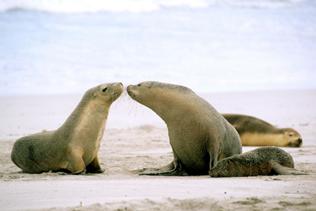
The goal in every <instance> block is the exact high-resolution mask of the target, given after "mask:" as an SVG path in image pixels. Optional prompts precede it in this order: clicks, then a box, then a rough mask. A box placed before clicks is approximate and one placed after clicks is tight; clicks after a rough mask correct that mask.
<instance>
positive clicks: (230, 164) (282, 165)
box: [209, 147, 304, 177]
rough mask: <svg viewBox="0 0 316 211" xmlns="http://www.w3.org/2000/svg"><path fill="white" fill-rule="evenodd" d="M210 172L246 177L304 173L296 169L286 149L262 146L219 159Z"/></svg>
mask: <svg viewBox="0 0 316 211" xmlns="http://www.w3.org/2000/svg"><path fill="white" fill-rule="evenodd" d="M209 174H210V176H212V177H244V176H258V175H278V174H293V175H299V174H304V173H302V172H299V171H297V170H295V169H294V161H293V158H292V156H291V155H290V154H289V153H287V152H285V151H284V150H282V149H280V148H277V147H260V148H257V149H255V150H252V151H249V152H245V153H243V154H240V155H233V156H231V157H228V158H225V159H223V160H221V161H219V162H218V163H217V165H216V166H215V167H214V168H212V169H211V170H210V172H209Z"/></svg>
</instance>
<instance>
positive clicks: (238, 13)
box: [0, 0, 316, 95]
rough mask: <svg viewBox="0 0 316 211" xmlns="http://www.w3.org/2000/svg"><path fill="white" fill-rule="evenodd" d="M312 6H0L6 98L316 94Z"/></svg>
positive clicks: (119, 2)
mask: <svg viewBox="0 0 316 211" xmlns="http://www.w3.org/2000/svg"><path fill="white" fill-rule="evenodd" d="M315 58H316V1H313V0H278V1H276V0H209V1H204V0H196V1H193V0H108V1H101V0H89V1H88V0H76V1H75V0H24V1H21V0H0V95H24V94H27V95H28V94H55V93H57V94H59V93H82V92H83V91H84V90H86V89H87V88H89V87H92V86H94V85H96V84H99V83H104V82H112V81H121V82H123V83H124V84H126V85H127V84H130V83H138V82H141V81H145V80H158V81H164V82H171V83H178V84H183V85H186V86H189V87H191V88H192V89H194V90H196V91H198V92H221V91H229V92H231V91H247V90H250V91H255V90H278V89H315V88H316V82H315V81H316V59H315Z"/></svg>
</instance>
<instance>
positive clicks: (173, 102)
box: [127, 81, 241, 175]
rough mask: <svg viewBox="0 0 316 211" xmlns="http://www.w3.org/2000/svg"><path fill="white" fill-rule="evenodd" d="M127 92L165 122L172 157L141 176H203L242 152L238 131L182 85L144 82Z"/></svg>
mask: <svg viewBox="0 0 316 211" xmlns="http://www.w3.org/2000/svg"><path fill="white" fill-rule="evenodd" d="M127 92H128V94H129V95H130V96H131V97H132V98H133V99H134V100H136V101H137V102H139V103H141V104H143V105H145V106H147V107H149V108H150V109H152V110H153V111H154V112H155V113H157V114H158V115H159V116H160V117H161V118H162V119H163V120H164V121H165V123H166V124H167V127H168V134H169V139H170V144H171V147H172V150H173V154H174V160H173V162H171V163H170V164H169V165H167V166H165V167H162V168H159V169H143V170H141V171H139V173H140V174H144V175H203V174H208V171H209V170H210V169H211V168H212V167H214V166H215V165H216V163H217V162H218V160H221V159H223V158H225V157H229V156H232V155H234V154H240V153H241V144H240V139H239V135H238V133H237V131H236V130H235V129H234V128H233V127H232V126H231V125H230V124H229V123H228V122H227V121H226V120H225V119H224V118H223V116H222V115H221V114H220V113H218V112H217V111H216V110H215V109H214V108H213V107H212V106H211V105H210V104H209V103H208V102H206V101H205V100H204V99H202V98H201V97H199V96H198V95H196V94H195V93H194V92H193V91H192V90H191V89H189V88H186V87H184V86H178V85H173V84H166V83H159V82H153V81H152V82H150V81H149V82H143V83H140V84H138V85H130V86H128V87H127Z"/></svg>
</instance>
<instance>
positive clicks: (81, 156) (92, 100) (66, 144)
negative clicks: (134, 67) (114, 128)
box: [11, 83, 123, 174]
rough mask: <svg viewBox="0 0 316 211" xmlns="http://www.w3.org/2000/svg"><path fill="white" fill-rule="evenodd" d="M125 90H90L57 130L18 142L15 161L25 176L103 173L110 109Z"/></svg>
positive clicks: (105, 86)
mask: <svg viewBox="0 0 316 211" xmlns="http://www.w3.org/2000/svg"><path fill="white" fill-rule="evenodd" d="M122 91H123V85H122V83H109V84H101V85H99V86H96V87H94V88H91V89H89V90H88V91H87V92H86V93H85V94H84V96H83V97H82V99H81V101H80V103H79V104H78V106H77V107H76V108H75V110H74V111H73V112H72V113H71V115H70V116H69V117H68V118H67V120H66V121H65V122H64V124H63V125H62V126H61V127H59V128H58V129H57V130H55V131H46V132H41V133H37V134H32V135H29V136H25V137H22V138H20V139H18V140H17V141H16V142H15V143H14V146H13V149H12V152H11V159H12V161H13V162H14V163H15V164H16V165H17V166H18V167H20V168H21V169H22V170H23V172H25V173H41V172H47V171H54V172H55V171H65V172H70V173H72V174H79V173H83V172H85V171H86V172H87V173H101V172H103V170H102V169H101V167H100V164H99V160H98V157H97V153H98V150H99V147H100V141H101V138H102V136H103V132H104V127H105V123H106V119H107V116H108V112H109V108H110V106H111V104H112V102H114V101H115V100H116V99H117V98H118V97H119V96H120V94H121V93H122Z"/></svg>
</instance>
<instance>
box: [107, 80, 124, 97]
mask: <svg viewBox="0 0 316 211" xmlns="http://www.w3.org/2000/svg"><path fill="white" fill-rule="evenodd" d="M109 88H110V89H111V90H110V91H111V93H112V96H113V100H116V99H117V98H118V97H119V96H120V95H121V94H122V92H123V88H124V86H123V83H121V82H117V83H113V84H111V86H110V87H109Z"/></svg>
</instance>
